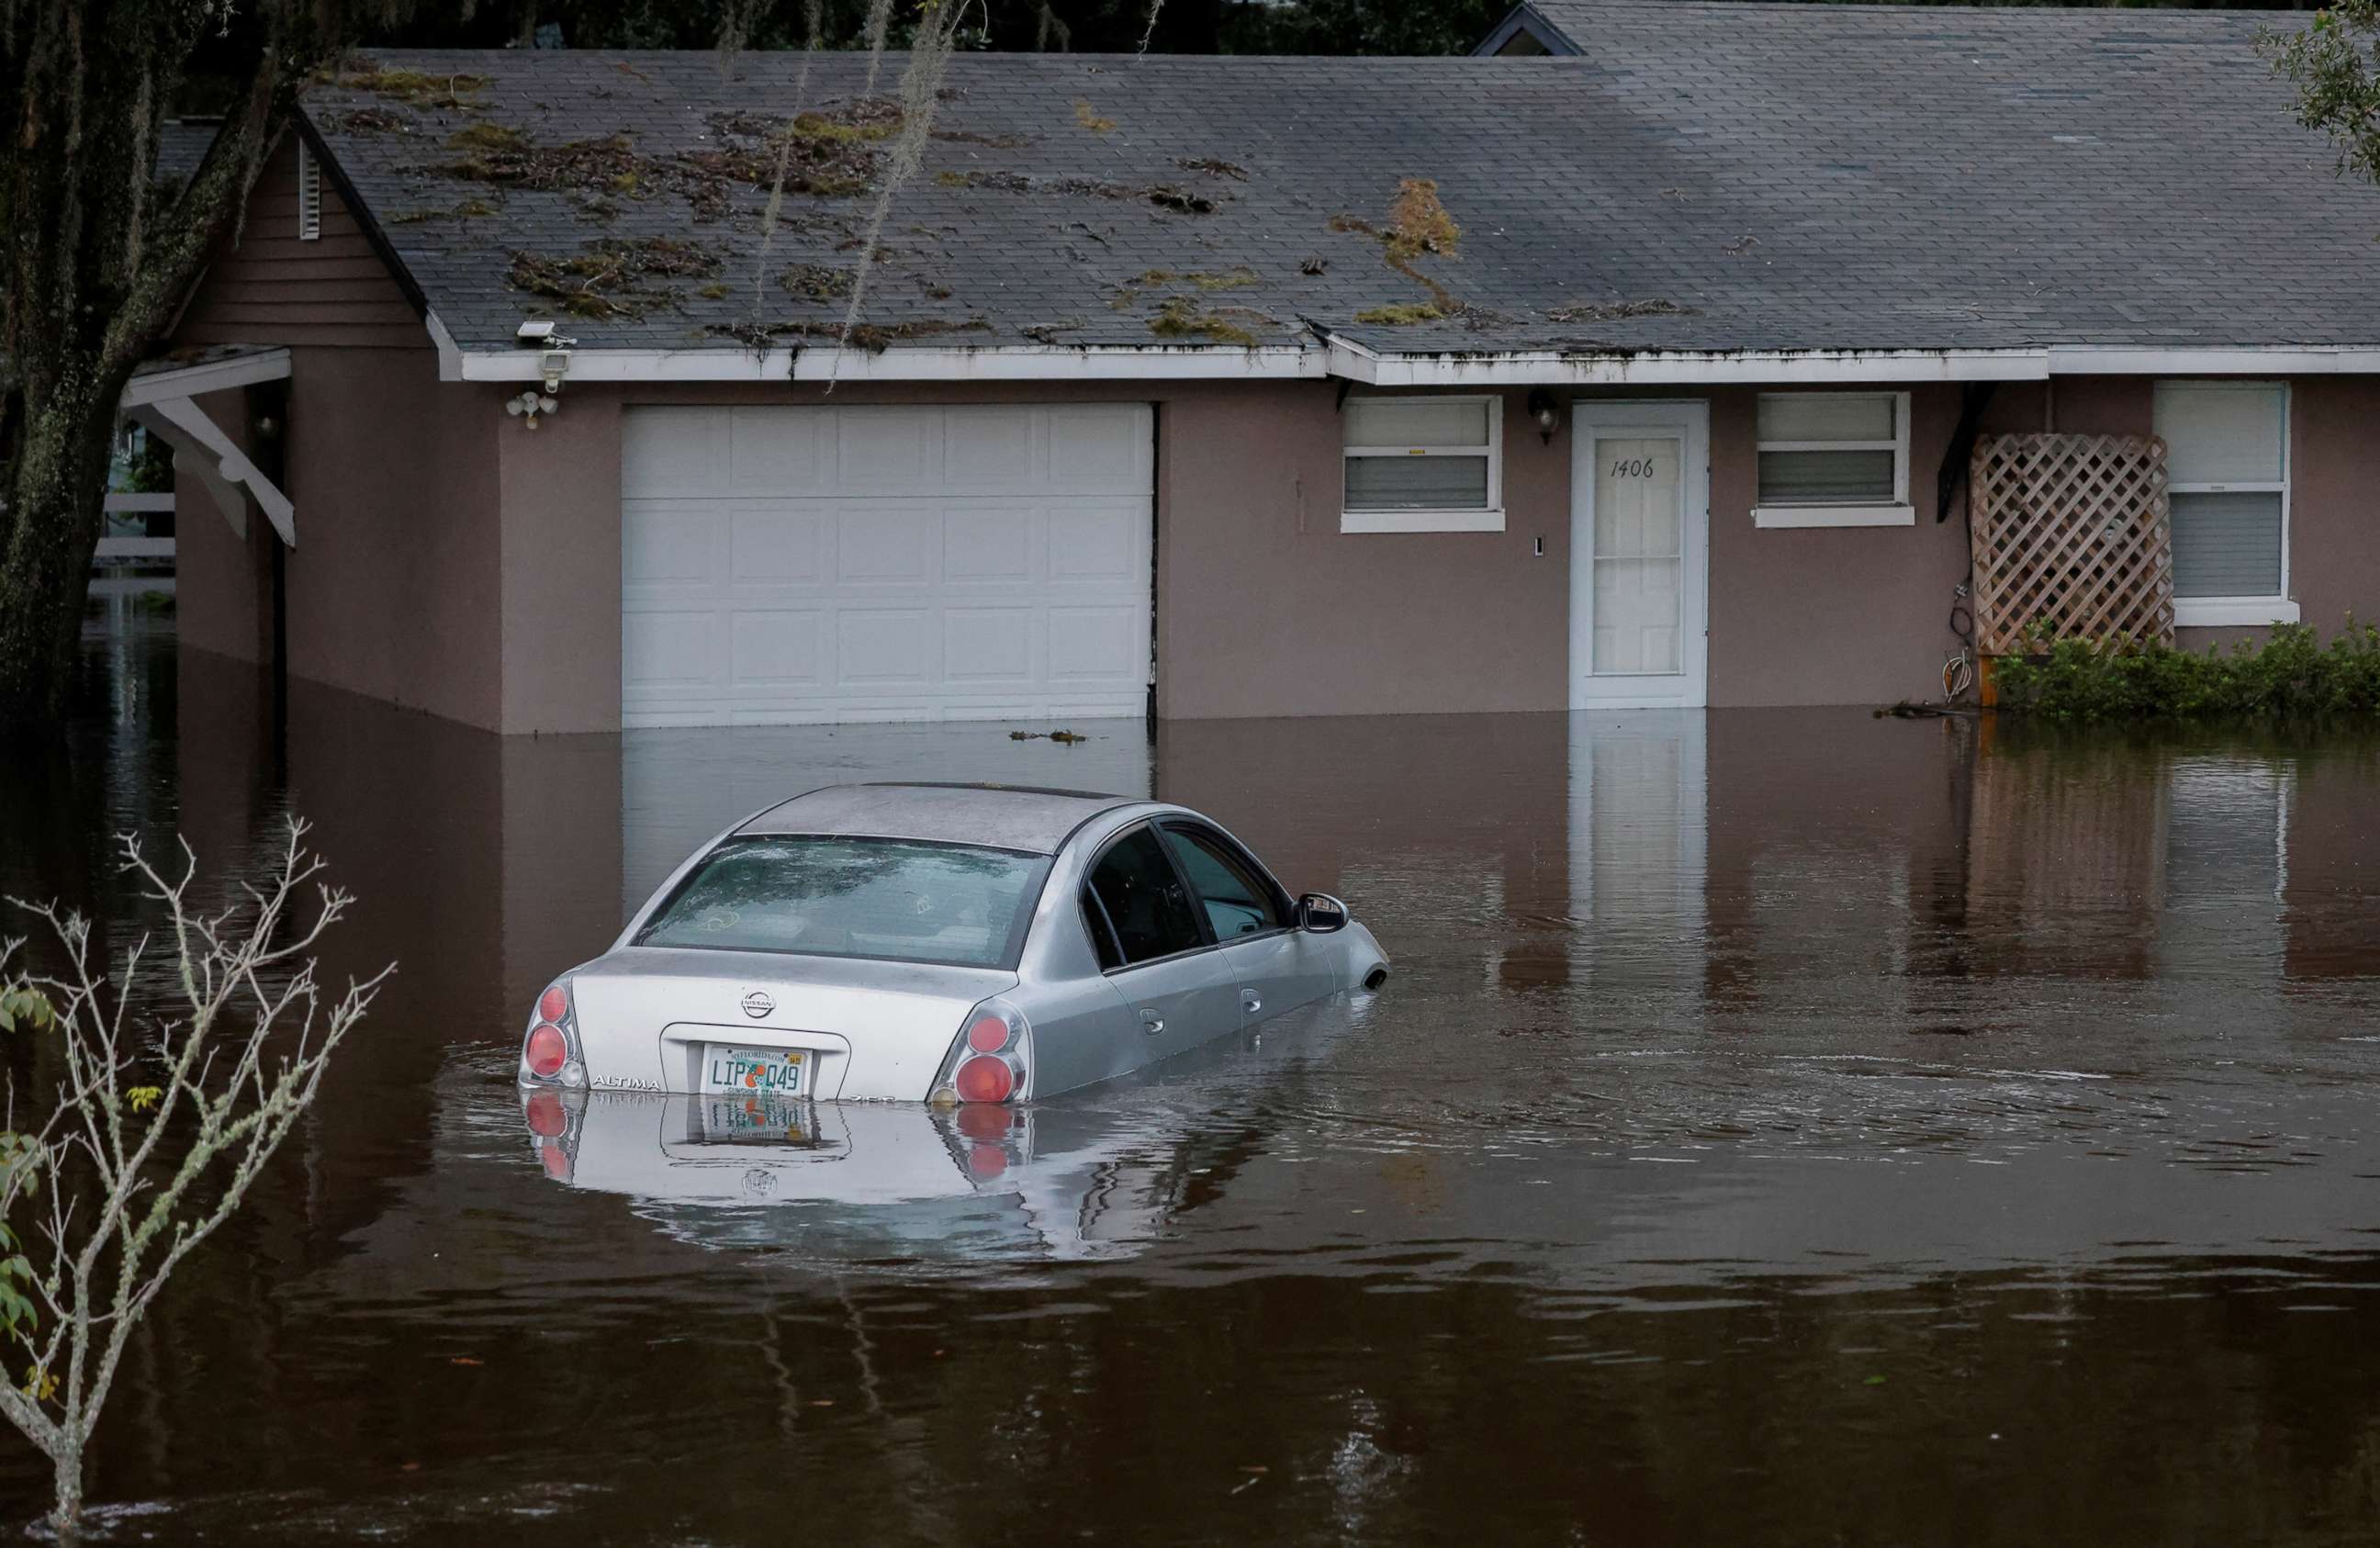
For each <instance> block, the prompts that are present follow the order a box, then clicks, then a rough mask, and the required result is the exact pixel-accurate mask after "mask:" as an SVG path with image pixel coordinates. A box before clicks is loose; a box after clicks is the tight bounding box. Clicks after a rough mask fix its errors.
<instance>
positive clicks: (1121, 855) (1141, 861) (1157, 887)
mask: <svg viewBox="0 0 2380 1548" xmlns="http://www.w3.org/2000/svg"><path fill="white" fill-rule="evenodd" d="M1091 890H1092V891H1093V892H1094V893H1096V894H1097V895H1098V897H1099V902H1100V903H1101V904H1102V905H1104V906H1105V907H1106V909H1107V911H1108V918H1109V920H1110V921H1111V922H1112V923H1113V924H1114V925H1115V932H1116V941H1117V944H1118V946H1120V947H1121V948H1122V949H1123V960H1124V961H1125V962H1126V963H1127V964H1129V963H1133V962H1145V961H1148V960H1149V959H1151V958H1153V957H1169V956H1172V954H1173V953H1174V952H1176V951H1187V950H1189V949H1191V948H1192V947H1194V946H1197V945H1200V944H1202V943H1203V942H1204V941H1205V939H1206V937H1203V936H1201V935H1200V934H1199V933H1198V919H1197V915H1196V914H1195V913H1192V912H1191V909H1190V899H1189V895H1188V894H1187V893H1185V892H1184V890H1183V889H1182V878H1181V877H1179V876H1177V875H1175V874H1174V870H1173V863H1172V861H1170V860H1168V859H1166V857H1165V851H1164V849H1163V848H1162V847H1160V845H1159V843H1158V841H1157V835H1156V834H1155V833H1154V832H1152V831H1150V830H1149V829H1148V828H1135V829H1134V830H1133V831H1132V832H1130V833H1127V834H1125V835H1124V836H1123V838H1121V839H1119V840H1117V841H1115V842H1114V843H1113V844H1111V845H1110V846H1109V848H1108V851H1107V853H1105V854H1102V855H1100V856H1099V864H1098V865H1094V866H1092V867H1091Z"/></svg>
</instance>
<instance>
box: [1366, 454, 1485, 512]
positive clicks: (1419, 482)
mask: <svg viewBox="0 0 2380 1548" xmlns="http://www.w3.org/2000/svg"><path fill="white" fill-rule="evenodd" d="M1346 508H1347V509H1348V510H1350V511H1484V510H1486V509H1487V508H1488V459H1487V458H1486V457H1349V458H1348V459H1347V506H1346Z"/></svg>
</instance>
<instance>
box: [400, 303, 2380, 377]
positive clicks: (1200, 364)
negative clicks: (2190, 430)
mask: <svg viewBox="0 0 2380 1548" xmlns="http://www.w3.org/2000/svg"><path fill="white" fill-rule="evenodd" d="M431 333H432V336H433V337H436V338H438V339H439V342H440V351H439V353H440V363H441V367H442V369H441V371H440V375H441V376H442V377H443V378H444V379H445V380H447V381H493V382H527V381H540V380H542V379H543V378H544V376H545V374H546V363H545V357H544V356H543V355H542V354H541V353H540V351H537V350H534V349H498V350H488V349H481V350H466V349H463V348H461V347H459V346H456V345H454V344H453V342H452V341H451V340H450V339H448V338H446V337H445V336H444V334H445V330H444V329H443V327H440V326H439V325H438V323H437V320H436V317H435V314H432V316H431ZM2371 374H2380V344H2370V345H2221V346H2192V347H2187V348H2166V347H2157V348H2143V347H2132V346H2128V345H2046V346H2029V347H2024V348H2013V349H1807V350H1729V351H1717V350H1710V351H1703V350H1652V349H1646V350H1609V351H1590V350H1459V349H1449V350H1407V351H1391V350H1380V349H1375V348H1372V347H1370V346H1367V345H1363V344H1361V343H1358V342H1356V341H1354V340H1353V339H1350V338H1348V337H1347V336H1345V335H1344V334H1336V333H1334V334H1332V335H1331V337H1330V340H1329V341H1328V342H1327V343H1318V344H1305V345H1259V346H1257V347H1256V348H1252V349H1251V348H1242V347H1239V346H1236V345H1233V346H1223V347H1167V348H1139V347H1120V346H1095V345H1094V346H1083V347H1078V348H1069V347H1066V346H1064V345H1031V346H1004V345H1003V346H977V347H973V348H967V347H959V348H933V347H896V348H892V349H887V350H883V351H880V352H871V351H868V350H864V349H832V348H813V349H770V350H766V351H755V350H723V349H675V350H673V349H574V350H571V351H570V352H569V365H568V369H566V371H565V373H564V380H565V381H569V382H663V381H686V382H698V381H700V382H710V381H845V382H866V381H958V382H995V381H1325V380H1341V381H1354V382H1356V383H1359V384H1362V385H1366V386H1378V387H1537V386H1570V387H1605V386H1645V387H1671V386H1675V387H1686V386H1729V385H1755V384H1759V385H1769V386H1828V385H1840V384H1850V383H1860V382H1876V381H1905V382H1927V381H1941V382H1957V381H2046V380H2047V379H2048V378H2050V377H2053V376H2235V377H2237V376H2272V377H2280V376H2331V375H2371Z"/></svg>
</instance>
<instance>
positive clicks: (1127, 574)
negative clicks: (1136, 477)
mask: <svg viewBox="0 0 2380 1548" xmlns="http://www.w3.org/2000/svg"><path fill="white" fill-rule="evenodd" d="M1147 524H1148V504H1147V502H1146V501H1140V502H1133V501H1127V500H1107V501H1095V502H1081V503H1077V504H1070V505H1065V506H1062V507H1059V508H1056V509H1053V510H1052V511H1050V519H1049V554H1048V558H1047V568H1046V570H1045V571H1044V573H1045V574H1048V575H1049V577H1050V581H1051V582H1052V583H1055V584H1064V585H1069V586H1084V585H1099V586H1105V587H1116V588H1118V589H1123V588H1125V587H1130V586H1132V585H1133V584H1135V583H1138V584H1140V585H1142V586H1146V585H1147V578H1148V525H1147Z"/></svg>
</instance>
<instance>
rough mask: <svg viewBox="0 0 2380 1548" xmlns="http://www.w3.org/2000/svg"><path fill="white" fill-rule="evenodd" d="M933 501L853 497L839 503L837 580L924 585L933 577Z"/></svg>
mask: <svg viewBox="0 0 2380 1548" xmlns="http://www.w3.org/2000/svg"><path fill="white" fill-rule="evenodd" d="M940 516H941V513H940V512H939V511H937V510H936V509H935V508H934V507H933V506H931V505H912V504H901V503H895V502H892V501H889V500H848V501H841V502H837V503H836V505H835V514H834V521H835V562H834V578H835V579H836V581H837V582H839V583H840V584H842V585H844V586H924V585H927V584H928V583H929V582H930V581H931V580H932V579H933V574H934V550H936V549H938V548H940V547H941V543H940V542H939V541H938V540H937V539H938V538H939V536H940V534H939V533H938V532H937V531H936V528H937V527H938V526H940V525H941V523H940Z"/></svg>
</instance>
